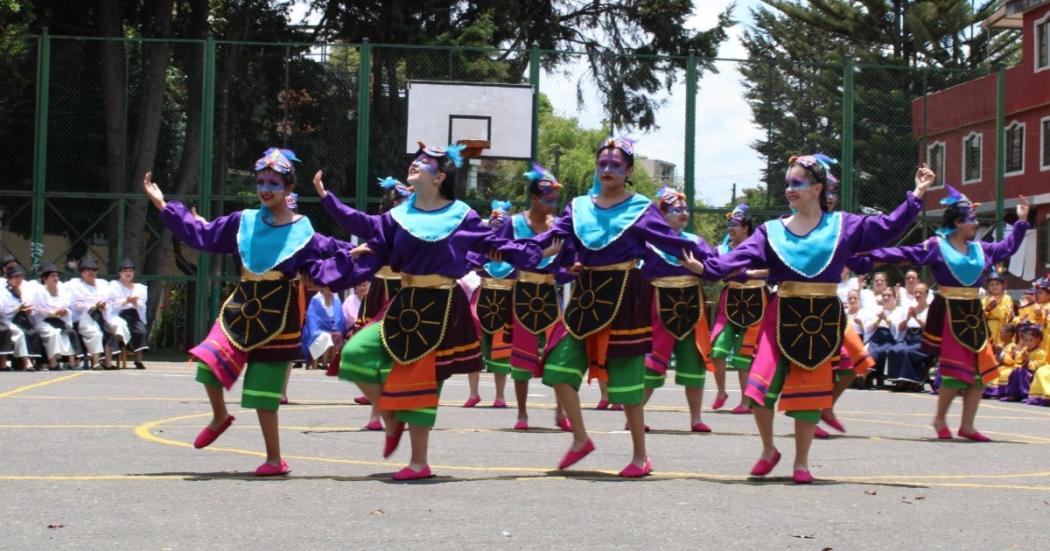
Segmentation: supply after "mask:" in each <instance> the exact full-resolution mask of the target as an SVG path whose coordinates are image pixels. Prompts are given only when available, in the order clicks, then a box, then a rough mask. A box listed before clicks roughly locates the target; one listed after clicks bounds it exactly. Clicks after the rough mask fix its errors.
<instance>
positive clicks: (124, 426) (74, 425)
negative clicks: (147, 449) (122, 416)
mask: <svg viewBox="0 0 1050 551" xmlns="http://www.w3.org/2000/svg"><path fill="white" fill-rule="evenodd" d="M135 426H136V425H78V424H71V425H0V430H5V429H133V428H135Z"/></svg>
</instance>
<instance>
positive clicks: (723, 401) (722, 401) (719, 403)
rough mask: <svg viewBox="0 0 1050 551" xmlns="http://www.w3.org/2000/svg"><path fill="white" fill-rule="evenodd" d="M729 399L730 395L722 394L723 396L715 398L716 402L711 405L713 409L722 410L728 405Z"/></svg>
mask: <svg viewBox="0 0 1050 551" xmlns="http://www.w3.org/2000/svg"><path fill="white" fill-rule="evenodd" d="M728 399H729V395H728V394H722V395H721V396H715V401H714V403H713V404H711V409H722V406H724V405H726V400H728Z"/></svg>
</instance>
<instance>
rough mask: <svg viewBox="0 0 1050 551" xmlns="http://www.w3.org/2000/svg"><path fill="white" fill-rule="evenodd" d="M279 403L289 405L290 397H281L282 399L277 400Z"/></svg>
mask: <svg viewBox="0 0 1050 551" xmlns="http://www.w3.org/2000/svg"><path fill="white" fill-rule="evenodd" d="M277 403H278V404H281V405H282V406H287V405H288V398H281V399H280V400H277Z"/></svg>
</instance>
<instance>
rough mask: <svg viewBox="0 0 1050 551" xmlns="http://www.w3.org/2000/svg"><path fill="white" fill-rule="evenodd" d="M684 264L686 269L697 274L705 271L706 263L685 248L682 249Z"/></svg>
mask: <svg viewBox="0 0 1050 551" xmlns="http://www.w3.org/2000/svg"><path fill="white" fill-rule="evenodd" d="M682 266H685V268H686V269H688V270H689V271H690V272H693V273H694V274H696V275H701V274H703V273H704V263H703V262H700V261H699V260H697V259H696V257H695V256H693V253H691V252H689V251H687V250H685V249H682Z"/></svg>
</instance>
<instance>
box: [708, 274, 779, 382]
mask: <svg viewBox="0 0 1050 551" xmlns="http://www.w3.org/2000/svg"><path fill="white" fill-rule="evenodd" d="M767 304H768V296H767V293H766V286H765V282H763V281H757V280H753V281H748V282H746V283H730V284H729V285H728V286H726V287H725V288H723V289H722V293H721V294H720V295H719V298H718V315H717V316H715V325H714V327H712V328H711V340H712V341H713V344H712V348H711V356H712V357H714V358H719V359H724V360H725V363H726V369H727V370H729V371H747V370H748V369H750V368H751V361H752V360H753V359H754V357H755V349H756V346H757V344H758V333H759V329H760V328H761V323H762V317H763V316H764V315H765V310H766V306H767Z"/></svg>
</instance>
